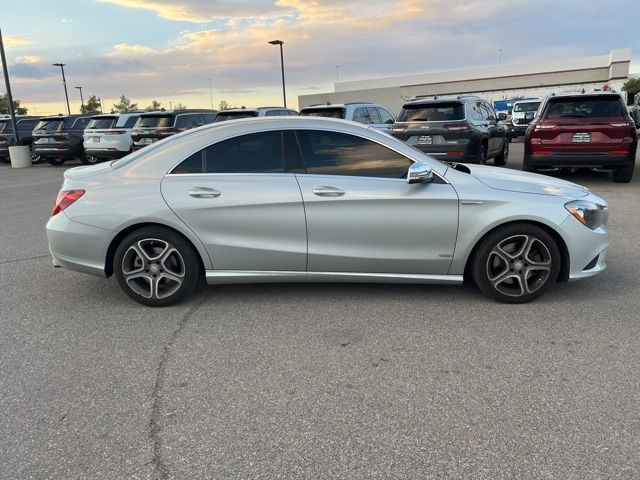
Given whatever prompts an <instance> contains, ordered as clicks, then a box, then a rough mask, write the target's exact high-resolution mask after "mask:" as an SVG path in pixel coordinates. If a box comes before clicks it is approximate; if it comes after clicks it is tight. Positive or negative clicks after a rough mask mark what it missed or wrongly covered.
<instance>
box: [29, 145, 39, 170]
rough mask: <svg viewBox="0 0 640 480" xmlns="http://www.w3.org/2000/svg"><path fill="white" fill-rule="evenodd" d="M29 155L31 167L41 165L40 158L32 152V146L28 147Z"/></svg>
mask: <svg viewBox="0 0 640 480" xmlns="http://www.w3.org/2000/svg"><path fill="white" fill-rule="evenodd" d="M29 154H30V155H31V164H32V165H38V164H39V163H42V156H40V155H38V154H37V153H34V152H33V146H32V145H29Z"/></svg>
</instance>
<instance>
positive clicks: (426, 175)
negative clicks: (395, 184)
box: [407, 162, 433, 183]
mask: <svg viewBox="0 0 640 480" xmlns="http://www.w3.org/2000/svg"><path fill="white" fill-rule="evenodd" d="M432 181H433V171H432V170H431V166H430V165H429V164H428V163H422V162H415V163H412V164H411V166H410V167H409V172H408V173H407V183H430V182H432Z"/></svg>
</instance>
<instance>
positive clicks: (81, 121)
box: [71, 117, 91, 130]
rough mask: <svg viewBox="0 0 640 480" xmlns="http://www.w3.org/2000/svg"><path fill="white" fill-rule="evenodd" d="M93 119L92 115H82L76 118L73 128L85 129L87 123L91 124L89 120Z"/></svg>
mask: <svg viewBox="0 0 640 480" xmlns="http://www.w3.org/2000/svg"><path fill="white" fill-rule="evenodd" d="M90 121H91V117H80V118H76V121H75V122H73V127H71V128H73V129H75V130H84V129H85V128H86V127H87V125H89V122H90Z"/></svg>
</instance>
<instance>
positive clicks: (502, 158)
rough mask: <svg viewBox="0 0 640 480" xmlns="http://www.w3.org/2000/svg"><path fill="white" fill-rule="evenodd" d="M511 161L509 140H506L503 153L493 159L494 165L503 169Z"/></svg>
mask: <svg viewBox="0 0 640 480" xmlns="http://www.w3.org/2000/svg"><path fill="white" fill-rule="evenodd" d="M508 159H509V140H508V139H505V140H504V146H503V147H502V152H501V153H500V155H498V156H497V157H495V158H494V159H493V164H494V165H496V166H498V167H502V166H504V165H506V164H507V160H508Z"/></svg>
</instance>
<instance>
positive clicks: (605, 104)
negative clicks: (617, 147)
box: [544, 95, 626, 118]
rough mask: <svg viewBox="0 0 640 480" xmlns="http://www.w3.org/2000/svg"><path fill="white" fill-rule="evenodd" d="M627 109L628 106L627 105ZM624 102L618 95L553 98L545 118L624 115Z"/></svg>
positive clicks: (550, 100)
mask: <svg viewBox="0 0 640 480" xmlns="http://www.w3.org/2000/svg"><path fill="white" fill-rule="evenodd" d="M625 110H626V107H625ZM624 116H626V113H625V112H624V111H623V106H622V102H621V101H620V98H619V97H617V96H604V95H603V96H591V97H590V96H587V95H585V96H580V97H573V98H572V97H569V98H551V99H549V103H547V106H546V108H545V113H544V117H545V118H598V117H624Z"/></svg>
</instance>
